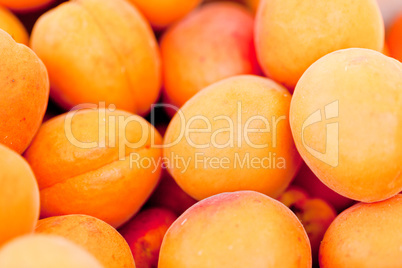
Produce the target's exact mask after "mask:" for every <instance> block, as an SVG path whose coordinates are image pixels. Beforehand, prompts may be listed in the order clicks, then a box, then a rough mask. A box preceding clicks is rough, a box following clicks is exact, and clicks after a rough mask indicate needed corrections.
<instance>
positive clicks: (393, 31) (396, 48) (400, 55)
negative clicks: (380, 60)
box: [387, 13, 402, 62]
mask: <svg viewBox="0 0 402 268" xmlns="http://www.w3.org/2000/svg"><path fill="white" fill-rule="evenodd" d="M387 43H388V47H389V52H390V55H391V56H392V57H394V58H395V59H397V60H399V61H401V62H402V13H401V14H400V15H399V17H398V18H396V20H395V21H394V22H393V24H392V25H391V27H390V29H389V33H388V38H387Z"/></svg>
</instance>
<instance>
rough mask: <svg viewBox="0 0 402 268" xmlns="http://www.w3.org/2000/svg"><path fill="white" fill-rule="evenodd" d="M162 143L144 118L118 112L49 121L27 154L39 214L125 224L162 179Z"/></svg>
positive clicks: (86, 112) (82, 113) (70, 115)
mask: <svg viewBox="0 0 402 268" xmlns="http://www.w3.org/2000/svg"><path fill="white" fill-rule="evenodd" d="M161 143H162V139H161V137H160V135H159V133H157V131H156V130H155V129H154V128H153V127H152V126H151V125H150V124H149V123H148V122H147V121H146V120H145V119H143V118H142V117H139V116H137V115H133V114H131V113H128V112H123V111H120V110H115V111H112V110H109V109H84V110H80V111H72V112H69V113H66V114H63V115H60V116H57V117H54V118H52V119H50V120H49V121H46V122H45V123H44V124H43V125H42V127H41V128H40V130H39V132H38V134H37V136H36V137H35V139H34V141H33V142H32V144H31V146H30V147H29V148H28V150H27V151H26V152H25V157H26V159H27V160H28V162H29V163H30V164H31V166H32V169H33V171H34V173H35V175H36V178H37V181H38V184H39V189H40V195H41V216H42V217H50V216H60V215H66V214H86V215H90V216H94V217H97V218H99V219H101V220H104V221H106V222H107V223H109V224H110V225H112V226H113V227H118V226H120V225H122V224H123V223H124V222H126V221H128V220H129V219H130V218H131V217H132V216H133V215H134V214H135V213H136V212H137V211H138V210H139V209H140V208H141V206H142V205H143V204H144V203H145V201H146V199H147V198H148V197H149V196H150V194H151V193H152V191H153V190H154V188H155V187H156V185H157V183H158V181H159V177H160V173H161V166H160V158H161V156H162V149H161V148H157V147H158V146H159V147H160V146H161ZM61 197H62V198H61Z"/></svg>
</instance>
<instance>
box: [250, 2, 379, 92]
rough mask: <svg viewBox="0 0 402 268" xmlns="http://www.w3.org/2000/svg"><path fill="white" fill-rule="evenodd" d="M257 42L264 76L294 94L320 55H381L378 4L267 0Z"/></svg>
mask: <svg viewBox="0 0 402 268" xmlns="http://www.w3.org/2000/svg"><path fill="white" fill-rule="evenodd" d="M255 41H256V50H257V55H258V60H259V63H260V64H261V67H262V69H263V71H264V73H265V74H266V75H267V76H269V77H271V78H272V79H274V80H275V81H277V82H279V83H283V84H284V85H285V86H287V87H288V88H290V89H293V88H294V87H295V85H296V83H297V81H298V80H299V78H300V77H301V75H302V74H303V73H304V71H305V70H306V69H307V68H308V67H309V66H310V65H311V64H312V63H314V62H315V61H316V60H318V59H319V58H321V57H322V56H324V55H326V54H328V53H330V52H333V51H335V50H338V49H344V48H350V47H362V48H370V49H374V50H377V51H381V50H382V46H383V42H384V25H383V21H382V17H381V13H380V10H379V8H378V5H377V3H376V0H360V1H344V0H332V1H316V0H303V1H294V0H269V1H262V2H261V4H260V5H259V7H258V11H257V16H256V24H255Z"/></svg>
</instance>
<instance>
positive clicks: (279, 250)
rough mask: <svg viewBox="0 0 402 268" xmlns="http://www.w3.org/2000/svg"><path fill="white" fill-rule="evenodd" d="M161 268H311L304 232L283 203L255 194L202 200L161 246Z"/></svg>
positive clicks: (189, 211)
mask: <svg viewBox="0 0 402 268" xmlns="http://www.w3.org/2000/svg"><path fill="white" fill-rule="evenodd" d="M158 267H159V268H184V267H192V268H214V267H221V268H226V267H227V268H229V267H230V268H237V267H239V268H240V267H254V268H267V267H283V268H287V267H289V268H290V267H292V268H293V267H300V268H302V267H306V268H307V267H311V250H310V244H309V241H308V237H307V235H306V232H305V231H304V229H303V226H302V224H301V223H300V221H299V220H298V219H297V217H296V216H295V215H294V214H293V213H292V212H291V211H290V210H289V209H288V208H287V207H286V206H285V205H283V204H282V203H280V202H278V201H276V200H274V199H272V198H269V197H267V196H265V195H263V194H260V193H257V192H252V191H240V192H234V193H223V194H219V195H215V196H213V197H210V198H207V199H204V200H202V201H200V202H199V203H197V204H196V205H194V206H192V207H191V208H190V209H188V210H187V211H186V212H184V214H183V215H181V216H180V217H179V218H178V219H177V220H176V221H175V222H174V223H173V225H172V226H171V227H170V228H169V230H168V232H167V233H166V235H165V238H164V239H163V242H162V247H161V252H160V258H159V265H158Z"/></svg>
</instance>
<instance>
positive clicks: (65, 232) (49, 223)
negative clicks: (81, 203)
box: [35, 215, 136, 268]
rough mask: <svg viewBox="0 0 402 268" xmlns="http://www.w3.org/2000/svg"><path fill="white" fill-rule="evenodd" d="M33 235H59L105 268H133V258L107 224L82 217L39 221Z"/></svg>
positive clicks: (124, 242)
mask: <svg viewBox="0 0 402 268" xmlns="http://www.w3.org/2000/svg"><path fill="white" fill-rule="evenodd" d="M35 232H36V233H39V234H48V235H57V236H62V237H64V238H66V239H68V240H70V241H72V242H74V243H75V244H77V245H80V246H82V247H83V248H85V249H86V250H87V251H88V252H89V253H91V254H92V255H93V256H94V257H95V258H96V259H97V260H98V261H99V262H100V263H101V264H102V265H103V266H104V267H105V268H134V267H136V266H135V264H134V259H133V256H132V254H131V252H130V248H129V246H128V245H127V242H126V241H125V240H124V238H123V237H122V236H121V235H120V234H119V233H118V232H117V231H116V230H115V229H114V228H113V227H112V226H110V225H109V224H107V223H106V222H104V221H101V220H99V219H97V218H94V217H91V216H86V215H67V216H57V217H50V218H46V219H42V220H40V221H39V222H38V224H37V226H36V230H35Z"/></svg>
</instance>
